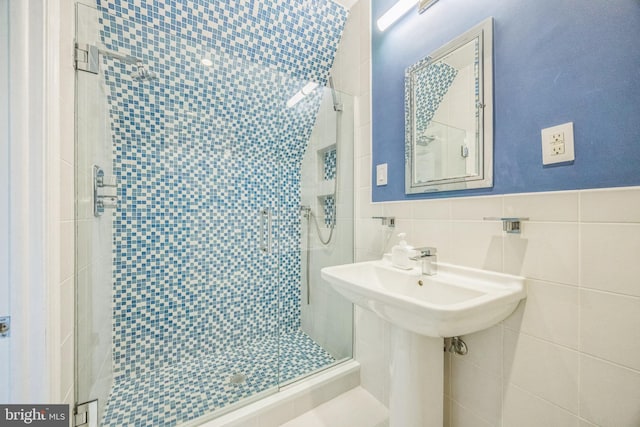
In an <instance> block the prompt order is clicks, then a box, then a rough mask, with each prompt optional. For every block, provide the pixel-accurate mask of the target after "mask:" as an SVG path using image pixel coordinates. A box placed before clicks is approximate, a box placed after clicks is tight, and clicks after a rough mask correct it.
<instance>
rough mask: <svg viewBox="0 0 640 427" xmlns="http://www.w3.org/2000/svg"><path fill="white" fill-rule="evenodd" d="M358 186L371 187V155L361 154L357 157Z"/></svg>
mask: <svg viewBox="0 0 640 427" xmlns="http://www.w3.org/2000/svg"><path fill="white" fill-rule="evenodd" d="M357 177H358V178H357V183H358V188H363V187H371V156H369V155H367V156H362V157H360V158H359V159H358V175H357Z"/></svg>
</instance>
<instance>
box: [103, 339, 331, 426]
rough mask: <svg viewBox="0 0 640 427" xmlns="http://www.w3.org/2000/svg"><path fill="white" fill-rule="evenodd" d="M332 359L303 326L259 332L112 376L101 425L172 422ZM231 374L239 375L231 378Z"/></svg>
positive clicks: (273, 385)
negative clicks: (225, 346)
mask: <svg viewBox="0 0 640 427" xmlns="http://www.w3.org/2000/svg"><path fill="white" fill-rule="evenodd" d="M334 362H335V359H334V358H333V357H332V356H331V355H330V354H329V353H327V352H326V351H325V350H324V349H323V348H322V347H321V346H319V345H318V344H317V343H315V342H314V341H313V340H312V339H311V338H309V337H308V336H307V335H306V334H305V333H304V332H301V331H296V332H292V333H287V334H283V335H281V336H280V338H278V337H277V336H273V335H271V336H265V337H262V338H260V339H257V340H255V341H253V342H248V343H246V344H245V345H244V346H242V347H238V348H235V349H233V350H228V351H223V352H218V353H214V354H208V355H207V354H203V355H200V356H198V357H193V358H191V359H189V360H186V361H185V362H184V363H181V364H178V365H171V366H164V367H162V368H159V369H157V370H154V371H147V372H145V373H144V374H142V375H138V376H132V377H123V378H121V379H119V380H117V381H116V383H115V385H114V387H113V390H112V392H111V396H110V398H109V402H108V404H107V407H106V409H105V414H104V418H103V422H102V426H103V427H121V426H132V427H138V426H139V427H148V426H154V427H169V426H175V425H178V424H180V423H183V422H186V421H190V420H193V419H196V418H198V417H201V416H203V415H206V414H209V413H211V412H213V411H216V410H220V409H223V408H225V407H227V406H228V405H231V404H233V403H236V402H239V401H241V400H243V399H246V398H248V397H251V396H253V395H255V394H257V393H260V392H263V391H266V390H269V389H274V388H276V387H277V386H278V384H282V383H285V382H287V381H290V380H293V379H295V378H298V377H300V376H303V375H305V374H308V373H309V372H313V371H316V370H318V369H322V368H324V367H327V366H329V365H331V364H333V363H334ZM278 366H279V367H280V368H281V370H280V372H278ZM236 374H241V375H243V376H244V379H245V380H244V381H242V382H240V383H235V382H234V381H232V377H233V376H234V375H236ZM167 384H171V386H170V387H167Z"/></svg>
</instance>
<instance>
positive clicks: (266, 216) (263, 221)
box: [260, 209, 271, 254]
mask: <svg viewBox="0 0 640 427" xmlns="http://www.w3.org/2000/svg"><path fill="white" fill-rule="evenodd" d="M260 250H261V251H262V252H263V253H265V254H270V253H271V211H270V210H269V209H262V210H261V211H260Z"/></svg>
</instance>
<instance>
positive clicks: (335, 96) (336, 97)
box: [329, 74, 342, 111]
mask: <svg viewBox="0 0 640 427" xmlns="http://www.w3.org/2000/svg"><path fill="white" fill-rule="evenodd" d="M329 88H330V89H331V97H332V98H333V110H334V111H342V103H341V102H340V95H338V92H336V88H335V86H334V85H333V76H332V75H331V74H329Z"/></svg>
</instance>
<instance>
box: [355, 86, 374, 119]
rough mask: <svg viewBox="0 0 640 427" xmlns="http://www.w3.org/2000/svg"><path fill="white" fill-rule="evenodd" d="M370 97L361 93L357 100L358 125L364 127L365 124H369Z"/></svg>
mask: <svg viewBox="0 0 640 427" xmlns="http://www.w3.org/2000/svg"><path fill="white" fill-rule="evenodd" d="M370 102H371V96H370V95H369V94H368V93H363V94H361V95H360V98H359V103H358V104H359V106H360V107H359V108H358V118H357V120H358V123H359V124H360V125H364V124H367V123H371V111H370V107H369V106H370V104H369V103H370Z"/></svg>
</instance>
